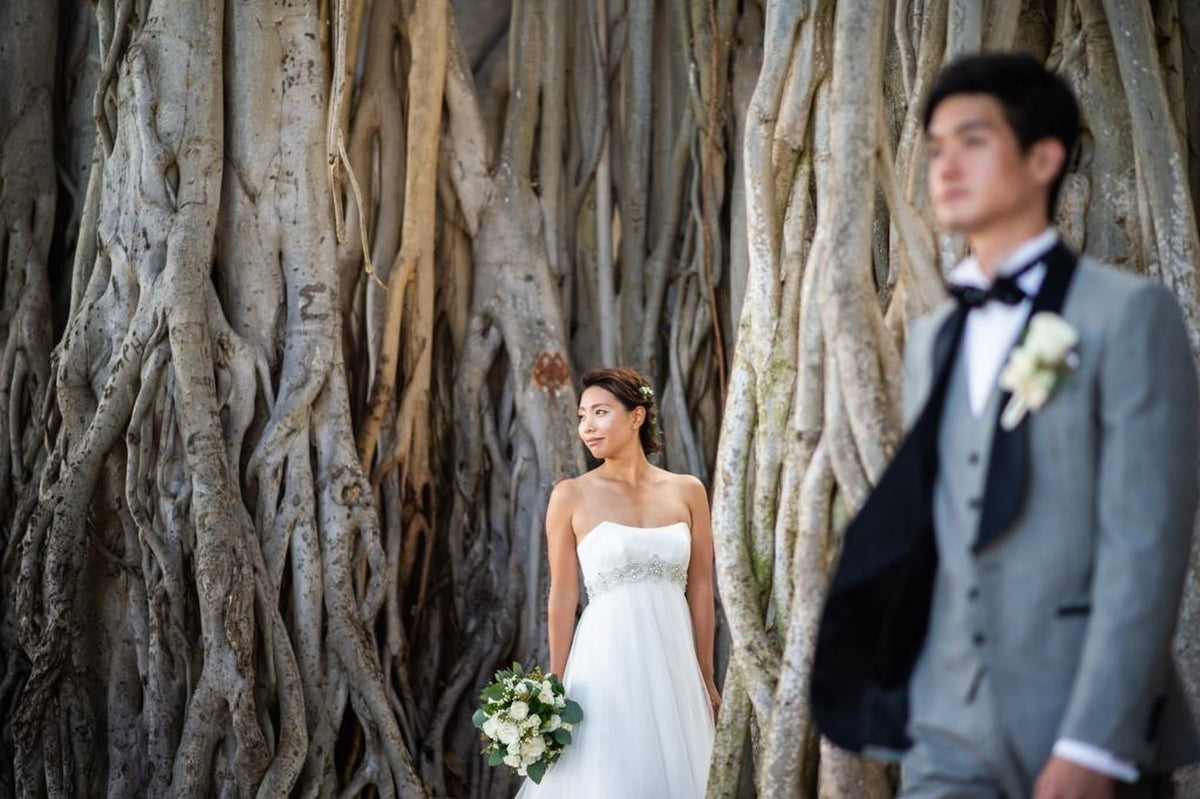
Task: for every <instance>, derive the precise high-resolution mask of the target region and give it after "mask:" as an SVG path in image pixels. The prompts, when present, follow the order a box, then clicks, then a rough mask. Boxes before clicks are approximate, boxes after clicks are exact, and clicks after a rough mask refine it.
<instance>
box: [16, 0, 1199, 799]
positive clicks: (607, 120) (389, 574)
mask: <svg viewBox="0 0 1200 799" xmlns="http://www.w3.org/2000/svg"><path fill="white" fill-rule="evenodd" d="M1046 5H1047V4H1043V3H1024V4H1016V3H1008V2H1001V1H1000V0H993V1H991V2H986V3H983V4H978V3H975V4H972V3H965V2H956V1H955V0H897V2H895V3H892V4H879V3H873V2H866V0H804V1H803V2H792V1H789V2H784V1H783V0H780V2H775V0H769V1H768V2H767V3H765V4H761V3H737V2H734V0H658V1H657V2H650V1H649V0H580V2H575V3H571V2H565V0H522V1H521V2H515V3H512V4H511V5H509V4H503V3H495V2H488V1H487V0H453V2H448V0H317V2H313V1H312V0H309V1H308V2H301V1H300V0H202V1H201V2H186V1H185V0H99V2H94V3H83V2H81V1H80V0H57V2H33V0H11V2H8V3H5V4H0V22H2V23H4V24H3V26H2V27H0V69H2V70H3V72H4V74H5V75H6V80H5V81H3V82H2V83H0V129H2V130H3V131H4V139H3V145H2V149H0V218H2V221H3V225H2V226H0V257H2V258H3V260H2V261H0V269H2V272H0V343H2V344H3V350H2V352H3V358H2V359H0V413H2V414H3V417H0V418H3V420H4V421H3V423H0V519H2V520H3V522H2V524H0V544H2V547H3V559H2V560H0V572H2V575H3V583H2V584H3V586H4V590H3V592H0V655H2V657H0V714H2V716H3V721H4V724H3V725H2V731H0V750H2V751H0V754H2V755H3V757H0V763H2V764H3V765H0V796H10V795H22V796H24V795H48V796H69V795H99V794H105V795H110V796H114V797H118V796H143V795H145V796H165V795H209V794H211V795H221V796H226V795H250V794H256V795H262V796H278V795H299V796H322V797H326V796H333V795H335V794H337V795H348V796H357V795H375V794H379V795H400V796H405V797H422V796H430V795H435V796H454V797H468V796H470V797H502V796H510V795H511V792H512V790H513V789H514V787H515V781H514V779H513V778H512V776H511V775H510V774H508V772H507V770H503V769H489V768H487V767H486V765H485V764H484V762H483V760H482V758H481V757H480V756H479V748H478V746H479V742H478V739H477V734H476V732H475V730H474V728H473V726H472V725H471V723H470V716H471V713H472V711H473V709H474V706H475V704H476V701H477V694H478V691H479V690H480V688H481V687H482V686H483V685H484V684H486V683H487V682H488V681H489V679H490V676H491V674H492V673H493V672H494V671H495V670H496V669H497V668H499V667H501V666H502V665H507V664H508V663H509V662H511V661H512V660H513V659H521V660H523V661H525V662H527V663H532V662H538V663H541V664H542V665H545V658H546V626H545V614H544V607H545V593H546V590H547V585H548V574H547V567H546V563H545V547H544V545H543V535H544V533H543V530H542V527H543V509H544V507H545V502H546V498H547V496H548V493H549V491H550V489H551V488H552V486H553V484H554V482H555V481H557V480H559V479H561V478H563V477H566V476H571V475H574V474H578V473H579V472H581V471H583V470H584V469H585V468H587V466H588V463H587V461H586V459H585V456H584V453H583V450H582V448H581V447H580V446H579V443H578V441H577V438H576V435H575V430H574V425H575V421H574V416H575V404H576V393H575V392H576V388H575V382H574V378H575V375H576V374H577V373H578V372H579V371H580V370H581V369H584V368H587V367H591V366H596V365H601V364H606V363H614V362H621V363H628V364H631V365H635V366H637V367H639V368H641V369H643V370H644V371H646V373H647V374H648V376H649V377H650V379H651V381H652V382H653V383H654V384H655V386H656V388H657V389H658V395H659V397H660V398H661V403H662V411H663V427H664V428H665V432H666V451H665V454H664V455H663V456H662V459H661V462H662V463H663V465H665V466H667V467H668V468H671V469H673V470H675V471H682V472H689V473H692V474H696V475H698V476H700V477H701V478H703V479H705V480H709V479H710V476H711V482H712V485H713V490H714V497H715V507H714V525H715V527H714V533H715V535H716V538H717V541H718V576H719V588H720V592H721V600H722V605H723V611H724V615H723V616H722V621H721V626H720V629H721V636H722V640H721V641H719V642H718V647H717V649H718V652H719V653H721V656H720V658H719V661H720V662H719V664H718V673H719V674H724V673H725V671H726V670H727V671H728V673H727V674H725V676H724V678H723V684H724V704H723V711H722V713H721V715H720V718H719V719H718V735H717V742H716V755H715V757H714V762H713V766H712V772H711V778H710V784H709V793H710V794H711V795H713V796H731V797H732V796H742V795H748V794H752V793H754V792H757V793H760V794H761V795H764V796H785V795H803V796H862V797H871V796H883V795H887V794H888V793H889V792H890V791H891V790H892V786H893V783H894V778H895V775H894V773H892V772H889V771H887V770H884V769H880V768H878V767H874V766H869V765H867V764H865V763H863V762H861V761H858V760H855V759H852V758H848V757H846V756H844V755H842V754H840V753H838V752H836V751H835V750H833V749H831V748H830V747H829V746H828V745H827V744H823V743H822V742H820V741H819V740H818V738H817V736H816V735H815V734H814V732H813V729H812V725H811V722H810V719H809V710H808V707H807V698H806V688H805V684H806V681H807V676H808V669H809V662H810V658H811V651H810V650H811V641H812V636H813V634H814V631H815V625H816V621H817V613H818V612H819V608H820V596H821V595H822V593H823V591H824V587H825V581H826V579H827V575H828V569H829V566H830V564H831V563H832V561H833V558H834V557H835V556H836V552H837V547H838V536H839V535H840V530H841V527H842V526H843V525H844V523H845V522H846V520H847V519H848V518H849V516H850V514H851V513H852V512H853V510H854V509H855V508H856V507H857V506H858V505H859V504H860V503H861V502H862V500H863V498H864V497H865V495H866V493H867V492H868V491H869V489H870V486H871V484H872V483H873V482H874V481H875V480H876V479H877V478H878V476H879V473H880V471H881V469H882V467H883V464H884V463H885V462H886V460H887V457H888V455H889V454H890V452H891V450H892V449H893V448H894V446H895V445H896V442H897V441H898V439H899V436H900V432H901V431H900V421H899V410H898V409H899V397H900V392H901V389H902V387H901V385H900V379H901V368H900V358H899V352H900V350H901V347H902V345H903V330H904V326H905V323H906V322H907V321H908V320H910V319H911V318H912V317H913V316H915V315H916V314H919V313H922V312H924V311H925V310H927V309H929V308H930V307H931V306H932V305H933V304H934V303H936V302H937V301H938V300H939V298H940V297H941V295H942V289H941V281H940V269H941V267H942V266H943V265H944V263H943V262H944V260H945V259H946V258H949V257H952V256H953V255H954V254H955V253H957V252H959V251H960V250H961V247H962V244H961V242H958V241H955V240H953V239H948V238H947V239H939V238H938V237H936V236H935V234H934V230H933V227H932V225H931V223H930V219H929V213H928V202H927V199H926V198H925V197H924V192H923V189H922V182H923V164H922V158H923V156H922V148H921V130H920V100H921V98H922V96H923V94H924V93H925V91H927V89H928V86H929V84H930V82H931V81H932V79H933V77H934V75H935V74H936V71H937V69H938V68H939V67H940V65H941V64H942V63H943V62H944V61H945V60H946V59H947V58H948V57H950V56H951V55H952V54H954V53H958V52H967V51H971V50H975V49H979V48H981V47H983V48H989V49H991V48H1004V47H1008V46H1010V45H1012V44H1014V43H1015V44H1017V45H1018V46H1025V47H1029V48H1032V49H1033V50H1035V51H1036V52H1038V53H1039V54H1040V55H1042V56H1044V57H1046V58H1047V60H1048V62H1049V63H1050V64H1052V65H1054V66H1056V67H1057V68H1058V69H1060V70H1061V71H1062V72H1063V73H1064V74H1065V75H1067V76H1068V78H1069V79H1070V80H1071V81H1072V82H1073V84H1074V85H1075V87H1076V89H1077V90H1078V92H1079V94H1080V98H1081V103H1082V106H1083V111H1084V116H1085V129H1086V130H1085V135H1084V141H1083V143H1082V145H1081V147H1080V151H1079V153H1078V154H1077V156H1076V157H1075V169H1074V172H1073V173H1072V176H1071V178H1070V180H1069V181H1068V185H1067V191H1066V198H1065V199H1066V202H1065V203H1064V210H1063V215H1062V218H1061V220H1060V223H1061V225H1062V227H1063V230H1064V231H1065V233H1066V235H1067V236H1068V238H1070V239H1072V240H1073V241H1075V242H1076V243H1078V244H1082V245H1085V246H1087V247H1088V249H1089V251H1091V252H1093V253H1095V254H1097V255H1100V256H1102V257H1104V258H1106V259H1108V260H1111V261H1114V262H1116V263H1118V264H1119V265H1122V266H1124V267H1125V268H1129V269H1133V270H1136V271H1140V272H1145V273H1147V274H1150V275H1153V276H1155V277H1157V278H1159V279H1162V280H1163V281H1164V282H1166V283H1167V284H1168V285H1170V286H1171V287H1172V288H1173V289H1174V290H1175V291H1176V293H1177V294H1178V296H1180V298H1181V300H1183V301H1184V302H1185V305H1186V307H1187V308H1188V309H1189V319H1190V320H1191V321H1192V327H1193V331H1192V332H1193V340H1194V341H1200V330H1198V329H1197V324H1200V323H1198V322H1197V321H1196V320H1197V319H1200V316H1198V315H1197V314H1198V304H1197V302H1196V298H1195V297H1194V292H1195V288H1194V286H1195V276H1194V274H1193V263H1192V262H1193V260H1194V259H1193V258H1192V255H1194V254H1195V252H1196V240H1197V237H1196V228H1195V218H1196V217H1195V212H1194V207H1193V204H1192V200H1191V195H1190V194H1189V192H1187V191H1184V189H1183V188H1182V187H1184V186H1185V185H1187V179H1188V176H1189V174H1190V175H1191V176H1192V177H1193V178H1194V176H1195V174H1196V172H1195V163H1194V162H1195V151H1196V149H1197V148H1196V146H1195V142H1196V140H1197V139H1196V131H1195V125H1194V124H1192V123H1193V121H1194V119H1195V118H1196V114H1195V110H1196V108H1200V96H1198V95H1197V93H1196V86H1197V85H1200V84H1198V83H1197V82H1196V81H1195V80H1194V77H1195V74H1194V73H1195V64H1196V60H1195V52H1196V48H1195V42H1196V40H1197V36H1196V35H1194V34H1195V33H1196V23H1197V20H1196V15H1195V14H1194V13H1193V12H1192V9H1191V6H1190V4H1187V3H1178V2H1174V0H1171V1H1170V2H1167V1H1165V0H1164V1H1163V2H1155V3H1132V4H1130V3H1120V2H1109V0H1061V2H1058V3H1057V4H1053V5H1054V6H1055V7H1054V8H1047V7H1046ZM1113 31H1121V32H1122V35H1121V36H1114V35H1113V34H1112V32H1113ZM1146 153H1153V154H1155V155H1154V156H1153V157H1142V154H1146ZM1160 156H1161V157H1160ZM1189 169H1191V170H1192V171H1191V172H1190V173H1189V172H1188V170H1189ZM718 439H719V440H720V446H719V448H718ZM1198 551H1200V550H1198ZM1195 571H1196V570H1195V569H1194V570H1193V572H1195ZM1194 583H1195V581H1193V583H1192V587H1190V589H1189V594H1188V598H1187V600H1186V602H1185V610H1184V623H1183V625H1182V628H1181V637H1180V654H1181V658H1182V662H1183V663H1184V664H1185V665H1186V669H1185V671H1186V675H1187V676H1188V677H1189V679H1190V680H1191V684H1192V685H1193V686H1196V685H1200V680H1197V679H1196V678H1197V677H1198V676H1200V655H1197V653H1198V652H1200V647H1198V646H1197V645H1196V643H1195V641H1194V640H1193V639H1194V637H1195V636H1194V630H1195V626H1196V625H1195V624H1194V623H1193V622H1194V620H1195V618H1196V615H1197V613H1198V611H1197V608H1198V607H1200V601H1198V600H1197V596H1200V593H1198V592H1196V590H1195V588H1194ZM731 652H732V653H733V654H732V655H729V653H731Z"/></svg>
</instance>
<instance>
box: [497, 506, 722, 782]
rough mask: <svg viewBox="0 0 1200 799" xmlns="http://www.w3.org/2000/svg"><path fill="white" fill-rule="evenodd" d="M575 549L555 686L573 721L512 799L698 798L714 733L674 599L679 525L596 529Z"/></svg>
mask: <svg viewBox="0 0 1200 799" xmlns="http://www.w3.org/2000/svg"><path fill="white" fill-rule="evenodd" d="M577 552H578V556H579V563H580V566H581V567H582V569H583V576H584V584H585V585H586V587H587V594H588V605H587V607H586V608H585V609H584V611H583V615H582V616H581V617H580V619H579V624H578V626H577V627H576V629H575V637H574V640H573V641H572V642H571V652H570V655H569V656H568V657H567V666H566V674H564V675H563V685H564V686H565V688H566V691H567V696H568V697H570V698H571V699H574V700H575V701H577V702H578V703H579V704H580V706H582V708H583V721H582V722H580V723H579V724H578V725H577V726H576V727H575V730H574V732H573V733H572V736H573V741H572V743H571V744H570V745H569V746H568V747H567V748H566V749H565V750H564V751H563V754H562V757H561V758H559V760H558V762H557V763H555V764H554V765H553V766H551V767H550V769H549V771H547V772H546V775H545V776H544V777H543V778H542V782H541V783H540V784H535V783H534V782H533V781H531V780H526V781H525V784H524V785H523V786H522V787H521V790H520V791H518V793H517V799H701V797H703V796H704V787H705V782H706V780H707V778H708V764H709V760H710V758H711V757H712V746H713V736H714V727H713V715H712V707H711V706H710V705H709V702H708V692H707V690H706V689H705V687H704V678H703V677H702V676H701V673H700V666H699V664H698V663H697V661H696V648H695V639H694V638H693V636H692V617H691V613H690V612H689V610H688V604H687V599H686V598H685V596H684V588H685V587H686V585H687V568H688V560H689V559H690V555H691V532H690V530H689V529H688V525H687V524H686V523H685V522H677V523H675V524H672V525H669V526H667V527H653V528H651V527H628V526H626V525H623V524H617V523H616V522H601V523H600V524H598V525H597V526H596V527H595V528H594V529H593V530H592V531H591V532H590V533H588V534H587V535H586V536H584V538H583V540H581V541H580V542H579V547H578V550H577Z"/></svg>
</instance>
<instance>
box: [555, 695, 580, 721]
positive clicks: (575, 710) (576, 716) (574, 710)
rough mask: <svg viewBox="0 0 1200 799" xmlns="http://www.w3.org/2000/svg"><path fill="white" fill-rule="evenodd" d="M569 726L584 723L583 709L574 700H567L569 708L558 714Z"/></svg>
mask: <svg viewBox="0 0 1200 799" xmlns="http://www.w3.org/2000/svg"><path fill="white" fill-rule="evenodd" d="M558 715H559V716H560V717H561V718H562V720H563V721H565V722H567V723H568V724H578V723H579V722H581V721H583V708H581V707H580V706H579V703H578V702H576V701H575V700H573V699H568V700H567V706H566V707H564V708H563V709H562V712H561V713H559V714H558Z"/></svg>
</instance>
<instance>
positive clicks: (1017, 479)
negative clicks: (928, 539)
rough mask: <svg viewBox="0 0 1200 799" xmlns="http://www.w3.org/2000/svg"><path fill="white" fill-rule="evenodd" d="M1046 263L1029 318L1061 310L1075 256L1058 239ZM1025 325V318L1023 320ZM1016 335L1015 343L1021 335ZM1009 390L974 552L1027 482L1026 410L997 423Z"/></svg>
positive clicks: (995, 532)
mask: <svg viewBox="0 0 1200 799" xmlns="http://www.w3.org/2000/svg"><path fill="white" fill-rule="evenodd" d="M1042 260H1043V261H1044V262H1045V264H1046V277H1045V279H1044V280H1043V281H1042V287H1041V290H1039V291H1038V293H1037V296H1036V297H1034V300H1033V308H1032V309H1031V311H1030V313H1029V318H1030V319H1032V318H1033V317H1034V315H1035V314H1038V313H1041V312H1043V311H1048V312H1050V313H1055V314H1057V313H1061V312H1062V307H1063V303H1064V302H1065V301H1066V298H1067V289H1068V288H1070V285H1071V278H1072V277H1073V276H1074V274H1075V266H1076V260H1077V256H1076V255H1075V253H1073V252H1071V250H1070V249H1068V248H1067V247H1066V245H1064V244H1062V243H1061V242H1059V243H1058V244H1056V245H1054V247H1052V248H1051V249H1050V251H1049V252H1048V253H1046V256H1045V257H1044V258H1043V259H1042ZM1025 324H1026V327H1028V324H1029V323H1028V321H1026V323H1025ZM1024 335H1025V334H1024V331H1022V333H1021V337H1019V338H1018V339H1017V341H1018V343H1019V342H1020V340H1021V338H1023V337H1024ZM1011 396H1012V394H1011V392H1008V391H1005V392H1003V393H1002V394H1001V395H1000V401H999V403H997V407H996V409H995V413H996V417H995V420H994V421H993V424H994V425H995V432H994V433H993V436H992V452H991V456H990V457H989V460H988V471H987V478H986V483H985V487H984V493H983V508H982V510H981V512H980V516H979V531H978V534H977V535H976V538H975V545H974V547H973V550H974V551H975V552H976V553H978V552H979V551H981V550H982V549H983V548H984V547H986V546H987V545H988V544H990V543H991V542H992V541H994V540H996V538H998V537H999V536H1000V534H1001V533H1003V532H1004V531H1005V530H1006V529H1008V527H1009V526H1010V525H1012V523H1013V521H1014V520H1015V519H1016V518H1017V515H1018V514H1019V513H1020V511H1021V506H1022V504H1023V503H1024V499H1025V492H1026V489H1027V487H1028V482H1029V420H1030V418H1031V417H1032V414H1026V415H1025V417H1024V418H1023V419H1022V420H1021V423H1020V424H1018V425H1017V426H1016V427H1015V428H1014V429H1012V430H1005V429H1004V428H1002V427H1001V426H1000V415H1001V414H1002V413H1003V412H1004V407H1005V406H1006V405H1007V404H1008V400H1009V398H1010V397H1011Z"/></svg>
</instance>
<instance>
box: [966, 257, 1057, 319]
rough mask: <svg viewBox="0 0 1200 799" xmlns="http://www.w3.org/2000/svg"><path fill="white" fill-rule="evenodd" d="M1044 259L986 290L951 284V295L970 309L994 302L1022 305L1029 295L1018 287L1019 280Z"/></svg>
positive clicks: (1039, 259) (1006, 276) (1031, 263)
mask: <svg viewBox="0 0 1200 799" xmlns="http://www.w3.org/2000/svg"><path fill="white" fill-rule="evenodd" d="M1041 261H1042V257H1041V256H1040V255H1039V256H1038V258H1037V260H1035V261H1032V262H1030V263H1028V264H1026V265H1025V266H1023V267H1021V268H1020V269H1018V270H1017V271H1015V272H1013V273H1012V274H1011V275H1004V276H1002V277H998V278H996V279H995V280H994V281H992V285H991V286H990V287H988V288H986V289H982V288H979V287H978V286H956V285H954V284H951V285H950V287H949V289H950V294H951V296H953V297H954V299H956V300H958V302H959V303H960V304H961V305H965V306H966V307H967V308H968V309H972V310H973V309H975V308H982V307H983V306H985V305H987V304H988V303H989V302H992V301H993V300H994V301H996V302H1002V303H1004V304H1005V305H1020V304H1021V303H1022V302H1024V301H1025V300H1026V299H1028V297H1029V295H1028V294H1026V293H1025V290H1024V289H1023V288H1021V287H1020V286H1019V285H1017V278H1019V277H1020V276H1021V275H1023V274H1025V273H1026V272H1028V271H1029V270H1030V269H1032V268H1033V267H1035V266H1037V265H1038V264H1039V263H1041Z"/></svg>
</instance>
